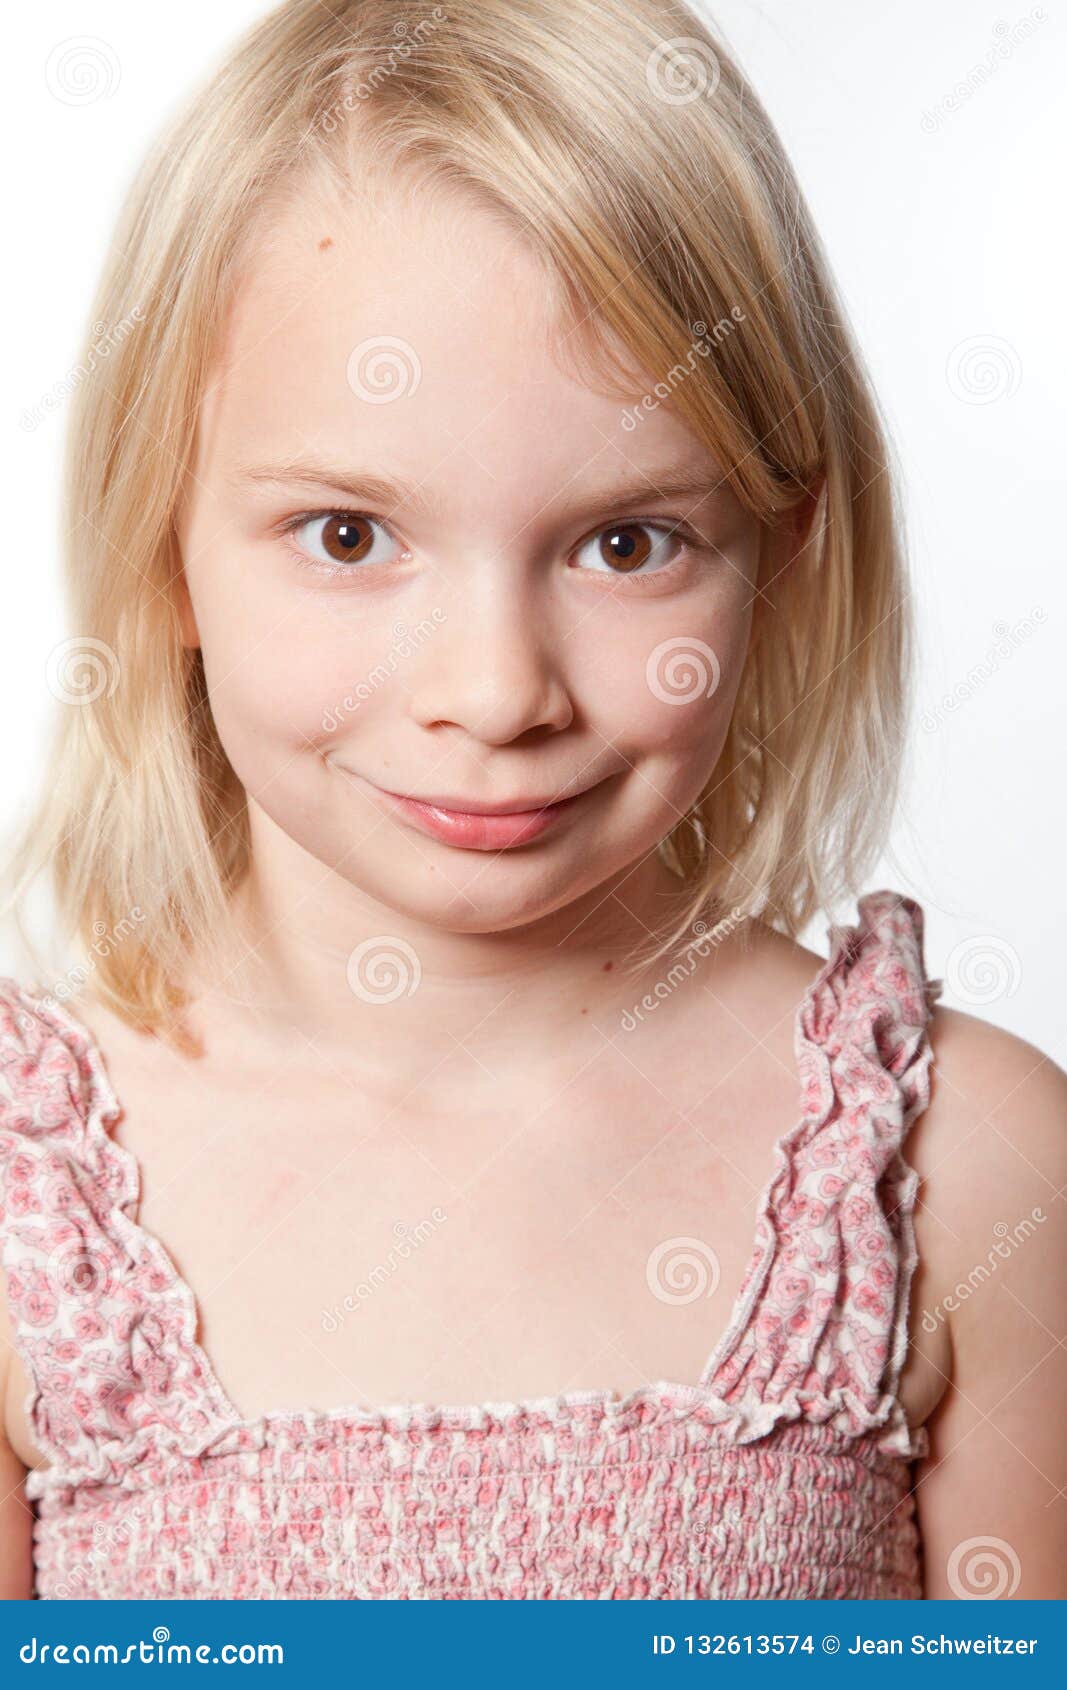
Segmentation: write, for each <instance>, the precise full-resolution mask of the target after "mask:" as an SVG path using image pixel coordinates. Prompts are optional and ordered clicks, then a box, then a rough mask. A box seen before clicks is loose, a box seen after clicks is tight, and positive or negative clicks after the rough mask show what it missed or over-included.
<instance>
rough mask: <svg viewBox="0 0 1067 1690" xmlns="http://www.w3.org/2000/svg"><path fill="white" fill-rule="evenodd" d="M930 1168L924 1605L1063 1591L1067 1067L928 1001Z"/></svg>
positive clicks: (921, 1496)
mask: <svg viewBox="0 0 1067 1690" xmlns="http://www.w3.org/2000/svg"><path fill="white" fill-rule="evenodd" d="M931 1036H932V1042H933V1045H934V1094H933V1098H932V1101H931V1104H930V1111H931V1112H932V1111H933V1110H934V1108H935V1106H936V1108H937V1109H938V1111H939V1120H938V1121H937V1123H936V1132H937V1138H936V1143H937V1148H938V1154H937V1166H936V1167H935V1168H934V1170H933V1172H932V1173H931V1175H930V1178H929V1180H928V1181H927V1182H925V1187H926V1189H925V1193H924V1200H925V1201H926V1202H928V1203H929V1205H930V1207H931V1209H932V1210H933V1211H934V1213H935V1214H936V1215H937V1217H938V1219H939V1220H940V1221H941V1223H942V1224H943V1225H944V1226H945V1227H946V1228H947V1229H948V1235H949V1236H950V1237H951V1238H952V1247H951V1257H952V1272H951V1273H950V1274H947V1275H943V1276H942V1278H943V1281H944V1282H943V1283H942V1285H941V1286H940V1287H939V1298H940V1304H939V1306H938V1307H937V1308H936V1309H934V1310H931V1311H930V1317H931V1318H936V1319H938V1320H944V1321H945V1322H946V1323H947V1326H948V1330H949V1334H950V1339H951V1345H952V1353H953V1367H952V1384H951V1386H950V1387H949V1389H947V1390H946V1392H945V1395H944V1397H943V1399H942V1401H941V1402H940V1404H939V1405H938V1408H937V1410H936V1411H935V1413H934V1415H933V1416H932V1417H931V1419H930V1422H929V1432H930V1455H929V1457H928V1458H927V1460H926V1461H924V1462H923V1463H921V1465H920V1466H919V1469H918V1472H917V1475H916V1477H917V1489H916V1502H917V1506H918V1511H919V1523H920V1529H921V1532H922V1536H923V1546H924V1560H925V1578H924V1591H923V1594H924V1596H926V1597H927V1598H938V1597H947V1598H958V1599H964V1598H968V1597H972V1596H994V1597H1000V1598H1002V1599H1005V1598H1014V1599H1016V1600H1023V1599H1026V1598H1038V1599H1045V1600H1048V1599H1063V1598H1064V1597H1065V1596H1067V1573H1065V1568H1067V1498H1065V1495H1064V1487H1065V1486H1067V1440H1065V1438H1064V1419H1063V1404H1064V1401H1065V1400H1067V1347H1065V1345H1064V1332H1065V1310H1067V1202H1065V1186H1067V1074H1064V1072H1063V1070H1062V1069H1060V1068H1058V1067H1057V1066H1056V1064H1055V1063H1053V1062H1052V1061H1050V1059H1049V1058H1048V1057H1046V1056H1044V1055H1043V1054H1042V1052H1041V1051H1039V1050H1037V1049H1036V1048H1035V1047H1034V1046H1033V1045H1030V1044H1028V1043H1026V1042H1025V1041H1024V1040H1022V1039H1017V1038H1015V1037H1014V1036H1013V1035H1011V1034H1008V1033H1004V1032H1002V1031H1001V1030H1000V1029H998V1028H994V1027H991V1026H989V1025H987V1024H986V1023H984V1022H981V1021H979V1020H977V1019H976V1018H974V1017H971V1016H968V1015H962V1014H959V1013H957V1012H954V1011H945V1010H941V1011H938V1012H936V1014H935V1028H932V1030H931Z"/></svg>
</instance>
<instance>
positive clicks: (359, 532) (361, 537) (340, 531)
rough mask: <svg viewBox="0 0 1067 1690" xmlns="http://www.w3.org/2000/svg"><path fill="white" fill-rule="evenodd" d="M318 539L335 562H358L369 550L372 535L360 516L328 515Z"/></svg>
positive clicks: (366, 523)
mask: <svg viewBox="0 0 1067 1690" xmlns="http://www.w3.org/2000/svg"><path fill="white" fill-rule="evenodd" d="M319 540H320V543H321V545H322V549H323V551H324V552H326V553H328V554H329V556H330V557H331V558H332V559H333V561H334V562H335V563H358V562H359V560H360V559H361V558H362V557H365V556H366V554H367V553H368V552H369V551H370V549H371V547H372V545H373V544H374V535H373V533H372V532H371V528H370V524H369V523H368V522H366V521H365V520H364V518H363V517H361V516H329V517H327V518H326V520H325V522H324V523H323V525H322V533H321V534H320V536H319Z"/></svg>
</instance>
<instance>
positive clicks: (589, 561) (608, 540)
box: [578, 522, 678, 575]
mask: <svg viewBox="0 0 1067 1690" xmlns="http://www.w3.org/2000/svg"><path fill="white" fill-rule="evenodd" d="M677 539H678V536H677V535H675V534H674V533H673V532H672V531H671V530H670V529H667V528H660V527H659V526H658V524H656V523H650V522H617V523H612V525H611V526H610V527H608V528H602V529H601V530H600V533H599V534H594V535H593V536H592V537H591V538H590V539H588V540H586V541H585V542H584V543H583V544H582V545H581V546H580V547H579V549H578V558H579V560H580V561H581V563H582V567H583V568H584V569H589V570H592V571H593V572H595V573H599V574H601V575H635V574H638V573H641V574H643V575H652V574H655V572H656V571H657V570H659V569H663V568H665V567H666V566H667V565H668V564H670V563H673V562H674V556H675V553H674V552H673V551H672V542H676V541H677Z"/></svg>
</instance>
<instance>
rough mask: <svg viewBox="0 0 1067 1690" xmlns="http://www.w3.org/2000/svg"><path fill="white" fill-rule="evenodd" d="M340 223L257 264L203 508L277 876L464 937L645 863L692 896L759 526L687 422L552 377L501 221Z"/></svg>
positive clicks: (454, 206) (186, 611)
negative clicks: (661, 844) (667, 857)
mask: <svg viewBox="0 0 1067 1690" xmlns="http://www.w3.org/2000/svg"><path fill="white" fill-rule="evenodd" d="M325 205H326V202H325V201H318V200H315V201H312V200H310V199H307V198H305V199H304V200H303V202H302V203H301V204H300V205H298V206H296V207H294V208H293V209H292V210H290V211H288V212H286V213H285V215H284V216H283V217H281V218H280V219H279V220H278V221H277V222H276V223H275V224H274V225H273V226H272V230H271V238H270V240H269V243H266V244H264V246H263V247H261V249H260V251H259V255H258V257H257V259H256V260H255V262H254V263H253V264H252V265H250V266H249V267H248V269H247V271H246V272H245V280H244V283H243V286H242V288H241V289H240V291H239V293H238V296H237V298H236V301H235V304H234V308H233V312H232V315H231V317H230V320H229V322H228V325H227V332H226V335H225V337H224V345H223V346H222V347H221V348H220V358H219V364H218V367H217V372H216V373H217V380H216V382H215V384H214V385H213V386H212V388H211V389H210V391H209V393H208V395H207V397H206V399H205V402H204V405H203V407H202V411H201V416H200V422H199V430H198V436H197V450H196V460H195V464H194V467H193V473H192V475H191V476H190V478H189V481H188V484H187V485H188V492H187V497H186V500H185V504H184V506H183V509H182V513H181V518H180V523H179V540H180V545H181V551H182V558H183V564H184V574H185V579H184V582H183V584H182V589H181V616H182V625H183V637H184V638H185V641H186V643H187V644H189V645H196V644H199V645H200V646H201V648H202V651H203V660H204V665H205V672H206V677H207V682H208V688H209V692H210V698H211V705H212V709H213V712H214V717H215V721H216V724H217V727H218V732H219V735H220V737H221V740H222V743H223V745H224V747H225V750H226V752H227V755H228V756H229V758H230V761H231V762H232V764H233V767H234V769H235V770H236V773H237V775H238V777H239V779H240V780H241V782H242V784H243V786H244V787H245V789H246V791H247V793H248V796H249V799H250V812H251V823H252V829H253V860H254V861H256V860H260V861H261V860H262V857H263V855H264V853H273V854H274V863H275V867H276V868H277V869H279V871H280V874H281V875H287V874H289V873H296V874H297V875H299V874H300V873H305V874H307V871H309V870H318V869H319V866H320V865H323V866H325V867H326V868H327V869H328V870H329V871H331V872H332V874H333V875H336V876H340V877H341V879H342V880H343V881H345V882H348V883H350V884H351V885H352V886H353V887H356V888H359V889H360V891H361V892H362V893H364V894H366V895H369V896H370V897H372V898H374V899H375V900H377V901H378V902H379V903H381V904H382V905H384V906H386V907H388V908H390V909H392V910H396V911H398V912H403V913H405V914H407V915H408V916H410V917H413V918H415V919H416V920H420V921H425V922H428V923H431V924H433V925H435V926H438V927H441V928H443V929H446V930H453V931H467V932H490V931H494V930H503V929H507V928H512V927H516V926H518V925H520V924H523V923H527V922H530V921H533V920H536V919H537V918H538V917H540V916H545V915H548V914H550V913H551V912H553V911H555V910H559V909H562V908H563V907H564V906H566V905H568V904H570V903H572V902H573V901H575V900H576V899H579V898H581V897H582V896H583V895H585V894H589V893H592V892H594V891H595V890H596V889H601V888H602V889H604V890H605V891H606V890H607V889H609V888H610V886H611V885H612V884H616V885H617V884H619V883H620V882H621V881H622V880H623V879H625V878H627V877H628V875H629V874H630V873H631V872H633V871H634V870H635V866H636V865H638V864H642V865H643V867H642V870H641V872H642V873H645V874H647V873H650V872H652V873H654V876H655V885H656V886H657V887H658V888H659V889H660V890H662V889H663V887H664V884H665V882H666V881H670V883H671V885H672V886H674V887H676V886H677V882H676V881H674V880H673V877H671V876H670V875H669V874H668V873H667V871H666V870H664V869H663V868H662V865H661V864H660V863H659V862H658V859H656V858H655V847H656V845H657V843H658V841H660V840H661V839H662V838H663V837H664V836H665V835H666V834H667V833H668V832H669V831H670V829H671V828H672V827H673V826H674V824H675V823H676V822H677V821H678V820H679V818H680V817H681V816H682V815H683V814H684V813H685V811H686V810H687V809H688V808H689V806H690V805H691V803H692V802H693V801H694V800H695V799H696V798H697V797H698V795H699V794H700V792H701V790H702V789H703V787H704V785H705V784H706V782H707V780H708V778H709V776H710V774H711V772H712V769H713V767H714V765H715V763H716V760H717V758H718V756H719V753H720V750H721V748H722V744H723V739H724V736H725V733H726V729H727V725H728V722H729V718H730V712H731V709H732V706H733V702H734V698H735V694H736V690H737V686H738V682H739V679H740V674H741V668H742V663H743V661H744V657H745V651H746V646H747V642H748V635H749V627H750V620H751V601H752V597H753V584H754V581H755V577H756V567H757V554H758V547H759V538H760V532H759V527H758V524H757V523H756V521H755V520H754V519H753V518H752V517H750V516H749V515H748V514H747V513H746V512H745V510H744V509H743V507H742V506H741V505H740V503H739V502H738V501H737V499H736V498H735V496H734V495H733V494H732V493H731V492H730V491H729V489H728V488H727V487H726V486H725V485H722V484H720V482H721V471H720V468H719V466H718V465H717V464H716V463H715V462H714V460H713V459H712V458H711V457H710V456H709V454H708V453H707V451H706V450H705V449H704V448H703V446H702V445H701V444H700V442H699V441H698V440H697V439H696V438H695V437H694V436H693V435H692V434H691V433H690V432H689V430H688V429H687V428H686V427H684V426H683V424H682V423H681V422H680V421H679V420H678V419H677V417H675V416H672V414H671V411H670V409H669V408H668V406H667V405H666V404H663V403H659V404H657V405H654V406H649V405H646V406H645V407H643V408H642V409H641V411H640V412H639V413H637V414H638V415H639V416H640V419H641V420H640V421H638V422H637V424H636V426H627V420H626V419H628V418H629V420H630V422H631V423H632V417H633V413H632V412H628V408H627V405H626V404H625V403H624V402H622V401H620V399H619V398H618V397H611V396H607V395H605V394H604V393H601V392H597V391H593V390H592V389H591V388H589V387H588V386H585V385H583V383H582V382H581V381H579V380H577V379H575V378H574V376H572V375H570V374H568V372H567V369H566V368H565V367H564V368H561V367H560V366H559V363H557V361H556V360H555V359H554V358H553V356H552V353H551V351H550V346H551V341H552V332H553V329H554V327H555V323H556V317H555V313H554V311H553V307H552V302H551V297H550V293H549V290H548V288H547V286H546V281H545V272H544V271H543V269H542V267H541V266H540V264H539V262H538V261H537V259H536V257H535V256H534V255H533V253H532V251H531V250H530V249H529V248H527V247H526V246H525V244H524V242H523V241H522V239H521V238H520V237H519V236H517V235H515V234H514V233H511V232H507V231H506V230H505V229H504V228H503V226H502V224H501V223H500V222H499V221H498V220H496V219H494V217H493V216H492V215H491V214H490V213H489V212H488V211H486V210H485V209H483V208H482V207H480V206H479V205H477V204H476V203H475V202H473V201H471V200H468V199H466V198H465V197H461V196H458V195H456V196H452V195H450V194H449V195H446V194H445V193H444V192H443V191H439V192H437V193H436V195H435V197H434V198H433V199H432V201H431V199H430V197H429V196H426V197H423V198H420V199H419V201H418V204H417V209H413V202H412V200H411V199H410V198H409V197H407V196H405V195H403V194H402V193H401V192H400V191H399V189H395V188H390V189H381V190H379V192H378V193H377V195H376V197H375V199H374V201H373V203H370V202H369V201H368V203H366V204H363V203H360V204H358V205H357V204H355V203H353V205H352V207H351V210H350V211H349V212H348V213H347V214H346V215H344V216H340V215H338V213H337V212H336V211H333V212H332V213H331V212H330V211H329V210H327V209H325ZM711 355H712V356H714V353H712V354H711ZM663 374H664V372H657V371H652V372H649V374H648V379H647V382H644V383H642V384H639V385H637V386H635V389H634V392H633V394H632V396H631V400H630V403H632V404H637V403H638V402H639V401H640V400H641V399H642V398H643V397H644V396H645V395H646V394H649V395H650V394H652V392H653V389H654V387H655V384H656V382H657V380H659V379H661V377H662V376H663ZM661 391H662V390H661ZM686 483H689V484H691V487H692V490H691V491H688V492H687V491H686V490H685V484H686ZM676 485H677V487H678V490H673V489H674V488H675V486H676ZM675 529H678V532H672V531H673V530H675ZM562 799H567V800H568V802H566V803H564V804H562V805H561V807H559V808H555V809H550V810H549V811H548V813H547V814H544V813H542V814H540V815H537V814H536V813H535V814H533V815H531V814H530V812H531V811H532V812H537V811H539V810H542V809H543V807H544V806H547V805H552V804H554V803H555V802H556V801H557V800H562ZM405 800H407V802H405ZM431 806H438V807H437V808H436V809H435V808H433V807H431ZM457 812H462V813H457ZM271 824H273V825H271ZM650 862H655V868H654V870H651V869H650V868H649V864H650ZM308 883H309V884H316V885H318V884H321V883H322V875H321V872H319V873H318V874H317V875H311V876H309V881H308Z"/></svg>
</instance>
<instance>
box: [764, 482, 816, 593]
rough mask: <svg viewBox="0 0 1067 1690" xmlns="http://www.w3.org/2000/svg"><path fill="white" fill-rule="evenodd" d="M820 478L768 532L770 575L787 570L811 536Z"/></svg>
mask: <svg viewBox="0 0 1067 1690" xmlns="http://www.w3.org/2000/svg"><path fill="white" fill-rule="evenodd" d="M824 479H825V478H823V477H820V478H819V480H818V482H817V483H816V485H815V486H814V487H813V488H811V489H810V490H809V491H808V492H807V493H805V495H804V497H803V498H802V499H801V501H800V503H799V504H797V505H794V506H793V508H792V510H790V511H787V512H786V514H785V515H784V516H782V517H780V518H779V520H778V522H777V524H776V525H775V526H774V527H773V528H772V529H771V531H770V535H771V537H770V540H769V547H770V554H771V559H772V573H773V574H774V575H779V574H781V573H782V571H783V570H786V569H788V568H789V566H790V564H791V563H792V562H793V559H794V558H795V557H796V556H797V554H798V552H800V551H801V550H802V548H803V547H804V545H805V543H806V542H807V540H808V539H809V538H810V536H811V527H812V523H813V522H814V519H815V512H816V510H817V509H818V505H819V499H820V498H821V496H822V490H823V485H824Z"/></svg>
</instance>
